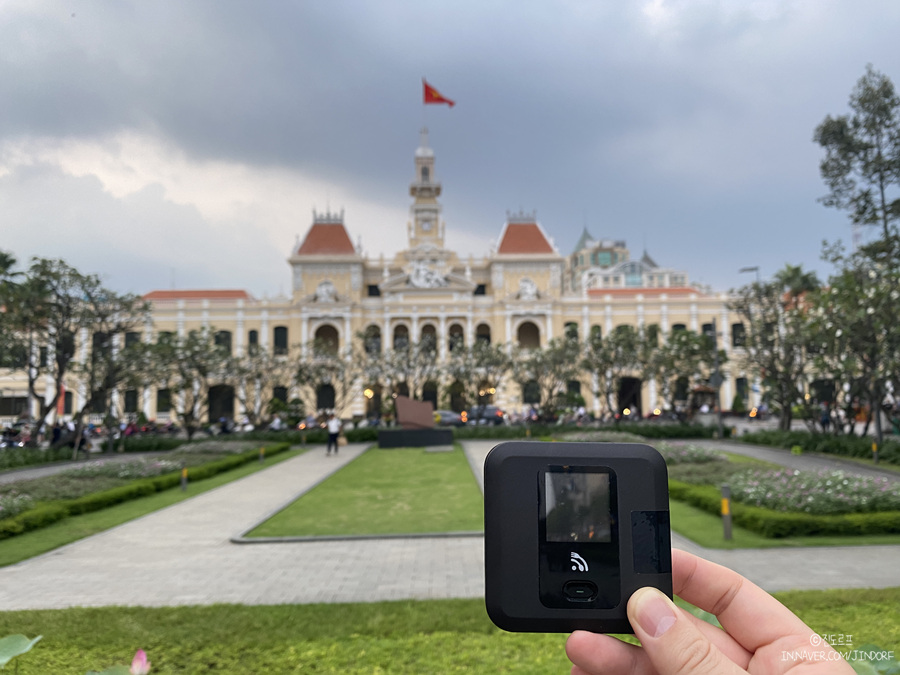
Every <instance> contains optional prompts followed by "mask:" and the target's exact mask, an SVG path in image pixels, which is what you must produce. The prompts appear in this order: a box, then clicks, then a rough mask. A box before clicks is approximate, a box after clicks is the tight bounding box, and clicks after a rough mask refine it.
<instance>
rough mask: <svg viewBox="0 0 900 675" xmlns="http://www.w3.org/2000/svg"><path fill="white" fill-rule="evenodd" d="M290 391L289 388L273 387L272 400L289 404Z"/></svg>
mask: <svg viewBox="0 0 900 675" xmlns="http://www.w3.org/2000/svg"><path fill="white" fill-rule="evenodd" d="M287 397H288V390H287V387H272V398H274V399H277V400H279V401H281V402H282V403H287Z"/></svg>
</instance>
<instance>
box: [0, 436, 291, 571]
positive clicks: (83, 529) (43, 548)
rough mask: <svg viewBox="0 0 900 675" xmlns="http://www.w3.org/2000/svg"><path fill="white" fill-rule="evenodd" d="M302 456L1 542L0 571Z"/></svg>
mask: <svg viewBox="0 0 900 675" xmlns="http://www.w3.org/2000/svg"><path fill="white" fill-rule="evenodd" d="M301 452H304V451H303V450H299V449H298V450H288V451H286V452H282V453H280V454H278V455H275V456H274V457H269V458H267V459H266V461H265V463H263V464H260V463H258V462H250V463H249V464H245V465H244V466H240V467H238V468H236V469H232V470H231V471H226V472H224V473H220V474H218V475H216V476H213V477H212V478H207V479H206V480H202V481H197V482H193V483H188V487H187V490H185V491H183V492H182V490H181V489H180V488H173V489H171V490H166V491H165V492H157V493H156V494H153V495H150V496H148V497H142V498H140V499H134V500H131V501H128V502H124V503H122V504H117V505H115V506H111V507H109V508H106V509H102V510H100V511H95V512H93V513H86V514H83V515H79V516H70V517H68V518H64V519H63V520H61V521H59V522H57V523H53V524H52V525H48V526H47V527H44V528H41V529H39V530H34V531H33V532H26V533H25V534H20V535H17V536H15V537H10V538H9V539H3V540H0V567H2V566H6V565H12V564H14V563H17V562H20V561H22V560H26V559H28V558H31V557H34V556H36V555H40V554H41V553H46V552H47V551H52V550H53V549H55V548H59V547H60V546H63V545H65V544H69V543H71V542H73V541H76V540H78V539H82V538H84V537H88V536H90V535H92V534H97V533H98V532H103V531H104V530H108V529H109V528H111V527H115V526H116V525H121V524H122V523H125V522H128V521H129V520H134V519H135V518H139V517H140V516H144V515H146V514H148V513H151V512H153V511H157V510H159V509H162V508H165V507H167V506H171V505H172V504H177V503H178V502H181V501H184V500H185V499H190V498H191V497H196V496H197V495H199V494H202V493H203V492H206V491H207V490H212V489H213V488H216V487H219V486H220V485H224V484H226V483H230V482H231V481H233V480H237V479H238V478H243V477H244V476H249V475H250V474H252V473H256V472H257V471H259V470H260V469H264V468H266V467H269V466H273V465H275V464H278V463H279V462H283V461H284V460H286V459H290V458H291V457H296V456H297V455H299V454H300V453H301Z"/></svg>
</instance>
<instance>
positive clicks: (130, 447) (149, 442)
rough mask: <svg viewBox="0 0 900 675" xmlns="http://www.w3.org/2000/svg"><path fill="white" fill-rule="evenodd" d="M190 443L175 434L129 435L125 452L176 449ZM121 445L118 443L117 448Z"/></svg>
mask: <svg viewBox="0 0 900 675" xmlns="http://www.w3.org/2000/svg"><path fill="white" fill-rule="evenodd" d="M186 443H188V441H186V440H185V439H183V438H176V437H174V436H128V437H126V438H125V443H124V444H123V445H124V449H125V452H155V451H158V450H174V449H175V448H177V447H179V446H181V445H185V444H186ZM118 447H119V445H118V444H116V448H118Z"/></svg>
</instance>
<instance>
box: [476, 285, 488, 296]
mask: <svg viewBox="0 0 900 675" xmlns="http://www.w3.org/2000/svg"><path fill="white" fill-rule="evenodd" d="M486 293H487V288H486V287H485V285H484V284H478V285H477V286H476V287H475V292H474V293H473V294H472V295H485V294H486Z"/></svg>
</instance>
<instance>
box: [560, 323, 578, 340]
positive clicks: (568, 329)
mask: <svg viewBox="0 0 900 675" xmlns="http://www.w3.org/2000/svg"><path fill="white" fill-rule="evenodd" d="M563 330H564V331H565V335H566V340H578V324H577V323H575V322H574V321H570V322H569V323H567V324H566V325H565V326H564V328H563Z"/></svg>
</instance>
